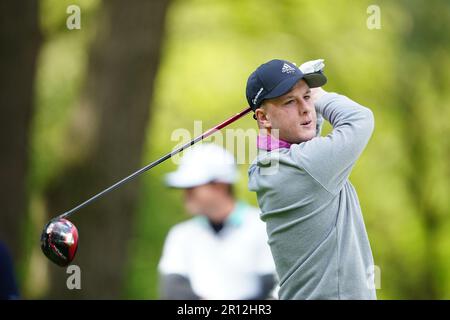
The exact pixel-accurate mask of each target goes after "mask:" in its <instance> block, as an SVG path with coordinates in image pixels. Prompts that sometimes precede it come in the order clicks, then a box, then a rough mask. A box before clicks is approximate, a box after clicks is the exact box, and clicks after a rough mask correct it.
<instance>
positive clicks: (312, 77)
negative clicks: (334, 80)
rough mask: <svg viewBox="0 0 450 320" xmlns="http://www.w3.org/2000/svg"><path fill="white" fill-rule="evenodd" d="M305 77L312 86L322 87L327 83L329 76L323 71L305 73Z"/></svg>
mask: <svg viewBox="0 0 450 320" xmlns="http://www.w3.org/2000/svg"><path fill="white" fill-rule="evenodd" d="M303 79H305V81H306V83H307V84H308V86H309V87H310V88H317V87H321V86H323V85H324V84H326V83H327V77H325V75H324V74H323V72H322V71H318V72H314V73H307V74H304V75H303Z"/></svg>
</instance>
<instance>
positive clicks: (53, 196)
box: [47, 0, 168, 299]
mask: <svg viewBox="0 0 450 320" xmlns="http://www.w3.org/2000/svg"><path fill="white" fill-rule="evenodd" d="M167 6H168V0H158V1H148V0H136V1H132V2H126V1H121V0H108V1H104V2H103V6H102V7H101V8H100V17H99V18H98V19H97V21H98V25H97V31H98V32H97V35H96V37H95V39H94V42H93V44H92V47H91V52H90V60H89V66H88V73H87V79H86V87H85V89H84V93H83V94H82V97H81V99H80V103H79V106H78V108H77V111H76V112H77V113H76V114H75V116H74V117H73V123H72V130H71V135H70V141H68V143H70V145H71V147H73V149H74V150H80V152H79V153H77V155H76V156H75V157H74V160H73V161H72V164H71V165H70V166H68V167H67V169H66V170H65V171H64V173H63V174H62V175H60V176H59V177H58V178H57V181H53V182H52V183H51V188H49V189H48V192H47V204H48V209H49V215H50V216H55V215H57V214H60V213H62V211H66V210H68V209H70V208H72V207H74V206H75V205H76V204H78V203H80V202H82V201H84V200H86V199H87V198H89V197H90V196H92V195H93V194H95V193H97V192H99V191H101V190H103V189H104V188H106V187H108V186H109V185H111V184H113V183H115V182H116V181H118V180H120V179H121V178H123V177H124V176H126V175H128V174H129V173H131V172H132V171H134V170H136V169H138V168H139V167H140V166H141V165H142V164H141V156H142V150H143V145H144V141H145V136H146V135H145V132H146V127H147V124H148V121H149V111H150V108H149V104H150V100H151V96H152V90H153V83H154V78H155V75H156V72H157V67H158V64H159V57H160V47H161V42H162V37H163V31H164V21H165V19H164V18H165V13H166V10H167ZM137 190H138V183H137V181H134V182H130V183H128V184H127V185H125V186H123V187H121V188H120V189H118V190H116V191H114V192H113V193H110V194H109V195H107V196H106V197H105V198H103V199H101V200H98V201H97V202H96V203H93V204H91V205H89V206H88V207H86V208H84V209H82V210H81V211H79V212H78V213H77V214H75V215H74V216H73V217H72V218H71V220H72V221H73V222H74V223H75V225H76V226H77V227H78V231H79V234H80V240H79V247H78V253H77V257H76V259H75V261H74V262H73V263H74V264H76V265H78V266H79V267H80V269H81V288H82V290H73V291H69V290H68V289H67V287H66V279H67V277H68V275H67V274H66V273H65V270H64V269H61V268H59V267H56V266H53V265H52V266H51V269H50V274H51V277H52V283H51V292H50V297H53V298H55V297H56V298H68V297H70V298H101V299H105V298H107V299H115V298H120V297H121V296H120V294H121V289H122V280H123V278H124V277H123V276H124V270H125V266H126V261H127V258H128V255H127V249H128V240H129V239H130V230H131V226H132V221H133V219H134V211H135V209H136V200H137Z"/></svg>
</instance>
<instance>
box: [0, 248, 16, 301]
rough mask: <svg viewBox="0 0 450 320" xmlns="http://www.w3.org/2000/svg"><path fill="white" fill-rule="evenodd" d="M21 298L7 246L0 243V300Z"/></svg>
mask: <svg viewBox="0 0 450 320" xmlns="http://www.w3.org/2000/svg"><path fill="white" fill-rule="evenodd" d="M18 298H19V289H18V288H17V282H16V277H15V275H14V267H13V261H12V258H11V255H10V254H9V251H8V249H7V248H6V246H5V245H4V244H3V243H2V242H1V241H0V300H12V299H18Z"/></svg>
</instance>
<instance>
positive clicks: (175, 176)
mask: <svg viewBox="0 0 450 320" xmlns="http://www.w3.org/2000/svg"><path fill="white" fill-rule="evenodd" d="M165 180H166V184H167V185H168V186H169V187H171V188H179V189H186V188H193V187H198V186H201V185H203V184H207V183H208V182H210V181H209V179H208V178H207V177H204V176H202V175H201V174H199V173H198V172H197V173H195V172H184V171H175V172H171V173H169V174H167V175H166V179H165Z"/></svg>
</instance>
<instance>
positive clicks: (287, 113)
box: [264, 80, 317, 143]
mask: <svg viewBox="0 0 450 320" xmlns="http://www.w3.org/2000/svg"><path fill="white" fill-rule="evenodd" d="M264 104H265V107H264V108H265V110H266V114H267V120H268V121H269V123H270V126H271V128H270V129H271V132H272V131H273V129H278V130H279V131H278V134H279V138H280V139H282V140H285V141H287V142H290V143H300V142H303V141H308V140H311V139H312V138H314V137H315V135H316V121H317V118H316V110H315V108H314V103H313V101H312V99H311V91H310V89H309V87H308V85H307V84H306V82H305V81H304V80H300V81H299V82H297V84H296V85H295V86H294V87H293V88H292V90H291V91H290V92H288V93H286V94H285V95H282V96H281V97H278V98H274V99H269V100H267V101H266V102H265V103H264Z"/></svg>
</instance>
